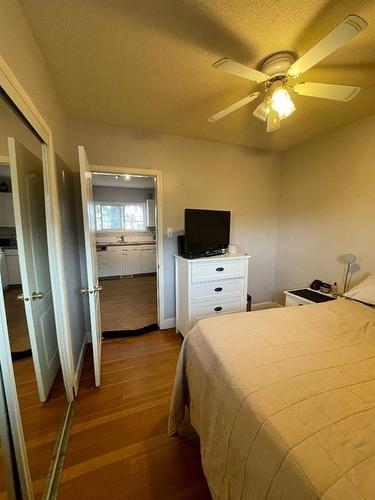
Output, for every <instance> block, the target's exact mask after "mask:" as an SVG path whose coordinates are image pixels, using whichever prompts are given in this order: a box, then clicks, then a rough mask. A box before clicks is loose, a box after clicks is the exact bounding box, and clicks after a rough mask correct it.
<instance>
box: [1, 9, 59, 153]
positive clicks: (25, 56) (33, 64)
mask: <svg viewBox="0 0 375 500" xmlns="http://www.w3.org/2000/svg"><path fill="white" fill-rule="evenodd" d="M0 19H1V30H0V54H1V55H2V56H3V57H4V59H5V60H6V62H7V63H8V64H9V66H10V67H11V68H12V71H13V72H14V73H15V75H16V77H17V78H18V80H19V81H20V82H21V83H22V85H23V86H24V88H25V89H26V92H27V93H28V94H29V96H30V97H31V99H32V101H33V102H34V104H35V105H36V106H37V108H38V110H39V111H40V113H41V114H42V115H43V117H44V119H45V120H46V121H47V123H48V125H49V126H50V127H51V129H52V132H53V134H54V141H55V150H56V152H57V153H58V154H59V155H60V156H61V157H62V158H63V159H64V160H65V161H68V160H69V159H68V158H67V153H68V142H67V121H66V116H65V111H64V108H63V106H62V105H61V102H60V99H59V96H58V93H57V91H56V89H55V82H54V80H53V78H52V76H51V74H50V73H49V71H48V68H47V65H46V62H45V60H44V57H43V56H42V54H41V52H40V50H39V47H38V45H37V43H36V40H35V38H34V36H33V33H32V31H31V29H30V26H29V25H28V24H27V22H26V19H25V17H24V15H23V12H22V10H21V8H20V6H19V4H18V2H17V0H1V1H0Z"/></svg>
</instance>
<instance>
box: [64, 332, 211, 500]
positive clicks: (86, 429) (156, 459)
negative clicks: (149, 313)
mask: <svg viewBox="0 0 375 500" xmlns="http://www.w3.org/2000/svg"><path fill="white" fill-rule="evenodd" d="M180 346H181V337H180V336H179V335H176V333H175V331H174V330H164V331H162V332H160V331H156V332H152V333H149V334H146V335H142V336H139V337H128V338H121V339H115V340H105V341H103V358H102V371H103V378H102V387H101V388H100V389H95V388H94V387H93V378H94V377H93V368H92V361H91V359H92V358H91V352H90V351H89V350H88V351H87V353H86V358H85V364H84V369H83V373H82V379H81V389H80V392H79V395H78V399H77V401H76V410H75V415H74V418H73V425H72V429H71V435H70V440H69V444H68V451H67V455H66V459H65V464H64V472H63V477H62V482H61V486H60V493H59V498H61V499H63V500H67V499H76V498H82V499H85V498H90V499H103V498H108V499H110V500H116V499H122V500H164V499H165V500H171V499H175V500H180V499H181V500H182V499H184V500H189V499H194V500H209V499H210V498H211V496H210V493H209V490H208V487H207V484H206V480H205V478H204V475H203V471H202V467H201V460H200V453H199V443H198V440H197V438H196V437H195V436H194V435H193V434H192V433H190V434H189V435H187V436H186V437H185V438H184V439H178V438H173V439H171V438H170V437H169V436H168V434H167V423H168V412H169V405H170V397H171V391H172V385H173V379H174V374H175V369H176V363H177V358H178V354H179V350H180Z"/></svg>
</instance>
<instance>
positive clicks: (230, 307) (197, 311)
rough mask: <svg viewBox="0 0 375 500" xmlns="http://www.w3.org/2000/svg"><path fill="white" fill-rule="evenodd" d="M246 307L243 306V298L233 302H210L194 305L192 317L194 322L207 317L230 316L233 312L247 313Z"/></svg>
mask: <svg viewBox="0 0 375 500" xmlns="http://www.w3.org/2000/svg"><path fill="white" fill-rule="evenodd" d="M245 309H246V307H245V306H243V300H242V298H238V299H233V300H228V299H227V300H220V299H218V300H216V301H214V300H210V301H207V302H206V303H202V302H200V303H196V304H193V308H192V316H193V318H192V319H193V322H195V321H198V319H201V318H205V317H207V316H216V315H220V314H228V313H233V312H241V311H245Z"/></svg>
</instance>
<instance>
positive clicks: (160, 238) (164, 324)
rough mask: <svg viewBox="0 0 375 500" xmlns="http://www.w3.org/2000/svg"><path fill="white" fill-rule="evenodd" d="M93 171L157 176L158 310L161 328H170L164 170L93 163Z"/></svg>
mask: <svg viewBox="0 0 375 500" xmlns="http://www.w3.org/2000/svg"><path fill="white" fill-rule="evenodd" d="M90 167H91V172H92V173H98V174H121V175H126V174H130V175H132V174H133V175H145V176H148V177H155V179H156V182H155V193H156V234H157V239H156V259H157V260H156V267H157V273H156V280H157V287H156V293H157V311H158V324H159V328H160V330H165V329H167V328H170V324H169V320H166V319H165V307H164V305H165V302H164V231H163V228H164V226H163V179H162V177H163V176H162V171H161V170H154V169H151V168H136V167H120V166H118V165H112V166H109V165H92V164H90Z"/></svg>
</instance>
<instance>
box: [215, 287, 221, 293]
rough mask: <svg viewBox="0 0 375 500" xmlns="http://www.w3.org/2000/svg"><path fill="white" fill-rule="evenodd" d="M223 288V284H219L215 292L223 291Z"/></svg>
mask: <svg viewBox="0 0 375 500" xmlns="http://www.w3.org/2000/svg"><path fill="white" fill-rule="evenodd" d="M222 291H223V289H222V288H221V286H218V287H217V288H215V292H222Z"/></svg>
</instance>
